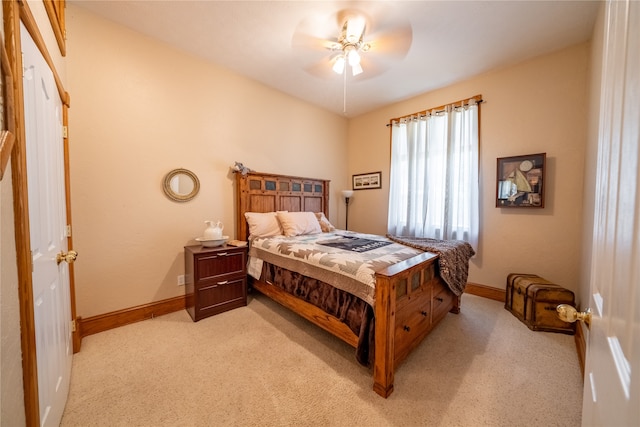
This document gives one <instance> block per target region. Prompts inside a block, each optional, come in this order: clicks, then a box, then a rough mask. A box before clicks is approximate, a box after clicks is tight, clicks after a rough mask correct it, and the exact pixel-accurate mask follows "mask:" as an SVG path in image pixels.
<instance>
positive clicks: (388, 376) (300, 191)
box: [236, 172, 460, 398]
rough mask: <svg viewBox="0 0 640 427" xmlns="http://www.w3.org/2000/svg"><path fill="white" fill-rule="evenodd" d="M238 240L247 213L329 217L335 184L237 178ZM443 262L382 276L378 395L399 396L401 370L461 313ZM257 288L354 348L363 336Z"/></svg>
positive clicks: (406, 265)
mask: <svg viewBox="0 0 640 427" xmlns="http://www.w3.org/2000/svg"><path fill="white" fill-rule="evenodd" d="M236 195H237V198H236V202H237V210H236V212H237V223H236V224H237V238H238V239H247V238H248V226H247V222H246V219H245V216H244V214H245V212H275V211H283V210H286V211H290V212H298V211H310V212H324V213H325V216H327V217H329V215H328V214H329V212H328V210H329V181H328V180H322V179H310V178H301V177H293V176H285V175H275V174H266V173H256V172H250V173H248V174H247V175H242V174H240V173H238V174H236ZM437 261H438V257H437V256H436V255H434V254H431V253H428V252H424V253H421V254H420V255H418V256H415V257H413V258H410V259H408V260H405V261H402V262H400V263H398V264H394V265H392V266H390V267H388V268H386V269H384V270H382V271H378V272H376V285H375V305H374V307H373V310H374V317H375V358H374V361H373V390H374V391H375V392H376V393H378V394H379V395H380V396H382V397H385V398H386V397H388V396H389V395H390V394H391V393H392V392H393V380H394V372H395V369H396V367H397V366H398V365H399V364H400V362H401V361H402V360H404V359H405V358H406V357H407V356H408V355H409V353H410V352H411V350H413V349H414V348H415V347H417V346H418V344H420V342H421V341H422V340H423V339H424V338H425V337H426V336H427V335H428V334H429V332H431V330H433V328H434V327H435V326H436V325H437V324H438V323H439V322H440V321H441V320H442V319H443V318H444V317H445V315H446V314H447V313H448V312H453V313H459V312H460V299H459V297H458V296H456V295H455V294H454V293H453V292H451V290H449V288H448V286H447V285H446V284H445V283H444V281H443V280H442V279H441V278H440V276H439V273H438V262H437ZM253 289H255V290H257V291H259V292H260V293H262V294H264V295H266V296H268V297H270V298H272V299H273V300H275V301H277V302H278V303H280V304H282V305H284V306H285V307H288V308H289V309H291V310H293V311H294V312H296V313H298V314H299V315H301V316H302V317H304V318H306V319H307V320H309V321H310V322H312V323H314V324H316V325H318V326H320V327H321V328H323V329H325V330H327V331H328V332H330V333H331V334H333V335H335V336H336V337H338V338H340V339H341V340H343V341H345V342H346V343H348V344H350V345H351V346H353V347H356V346H357V343H358V337H357V336H356V334H355V333H354V332H352V331H351V329H349V328H348V327H347V326H346V325H345V324H343V323H342V322H340V321H339V320H338V319H337V318H335V317H333V316H332V315H330V314H327V313H325V312H324V311H323V310H321V309H319V308H317V307H316V306H314V305H312V304H310V303H308V302H305V301H302V300H300V299H298V298H296V297H295V296H293V295H291V294H289V293H286V292H285V291H283V290H281V289H280V288H278V287H276V286H273V285H271V284H268V283H266V282H264V281H261V280H253Z"/></svg>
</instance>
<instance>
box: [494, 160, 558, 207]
mask: <svg viewBox="0 0 640 427" xmlns="http://www.w3.org/2000/svg"><path fill="white" fill-rule="evenodd" d="M546 159H547V153H538V154H527V155H524V156H514V157H500V158H498V172H497V179H496V207H498V208H512V207H518V208H544V186H545V173H544V172H545V170H544V168H545V163H546Z"/></svg>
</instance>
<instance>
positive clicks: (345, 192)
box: [342, 190, 353, 199]
mask: <svg viewBox="0 0 640 427" xmlns="http://www.w3.org/2000/svg"><path fill="white" fill-rule="evenodd" d="M352 196H353V190H342V197H344V198H345V199H348V198H350V197H352Z"/></svg>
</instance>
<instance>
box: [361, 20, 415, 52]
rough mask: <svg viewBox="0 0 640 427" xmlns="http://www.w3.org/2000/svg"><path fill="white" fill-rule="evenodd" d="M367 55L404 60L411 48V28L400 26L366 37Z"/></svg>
mask: <svg viewBox="0 0 640 427" xmlns="http://www.w3.org/2000/svg"><path fill="white" fill-rule="evenodd" d="M365 40H366V42H367V43H368V44H369V50H368V51H367V53H366V54H367V55H368V54H369V53H373V52H375V53H376V54H385V55H389V56H390V57H393V58H400V59H401V58H404V57H405V56H406V54H407V52H409V49H410V48H411V42H412V41H413V31H412V30H411V26H409V25H407V26H402V27H396V28H392V29H389V30H387V31H377V32H375V33H372V34H370V35H367V36H366V39H365Z"/></svg>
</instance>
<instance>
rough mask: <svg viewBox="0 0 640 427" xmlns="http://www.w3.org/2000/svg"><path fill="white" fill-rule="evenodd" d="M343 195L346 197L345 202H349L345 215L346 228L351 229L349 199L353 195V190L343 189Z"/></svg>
mask: <svg viewBox="0 0 640 427" xmlns="http://www.w3.org/2000/svg"><path fill="white" fill-rule="evenodd" d="M342 197H344V202H345V203H346V204H347V215H346V217H345V223H344V228H345V230H348V229H349V199H351V198H352V197H353V190H342Z"/></svg>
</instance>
